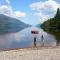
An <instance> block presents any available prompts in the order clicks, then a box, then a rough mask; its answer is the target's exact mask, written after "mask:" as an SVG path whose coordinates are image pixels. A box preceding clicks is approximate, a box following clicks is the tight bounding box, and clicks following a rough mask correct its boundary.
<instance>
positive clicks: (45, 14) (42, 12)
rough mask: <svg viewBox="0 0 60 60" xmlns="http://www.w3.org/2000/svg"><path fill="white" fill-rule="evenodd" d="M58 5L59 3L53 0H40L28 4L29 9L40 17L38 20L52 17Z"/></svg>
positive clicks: (59, 5)
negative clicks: (42, 0) (43, 0)
mask: <svg viewBox="0 0 60 60" xmlns="http://www.w3.org/2000/svg"><path fill="white" fill-rule="evenodd" d="M59 7H60V4H58V3H57V2H56V1H54V0H48V1H45V2H41V1H40V2H35V3H32V4H30V8H31V10H33V11H34V13H35V15H36V16H38V17H40V18H39V20H40V22H43V21H45V19H48V18H52V17H53V16H54V15H55V14H56V11H57V8H59ZM42 20H43V21H42Z"/></svg>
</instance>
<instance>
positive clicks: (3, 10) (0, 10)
mask: <svg viewBox="0 0 60 60" xmlns="http://www.w3.org/2000/svg"><path fill="white" fill-rule="evenodd" d="M5 1H6V3H7V4H6V5H0V14H4V15H7V16H10V17H14V18H18V19H19V18H21V17H22V18H24V17H26V13H25V12H22V11H14V10H13V7H12V6H11V4H10V0H5Z"/></svg>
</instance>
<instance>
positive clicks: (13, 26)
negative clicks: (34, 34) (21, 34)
mask: <svg viewBox="0 0 60 60" xmlns="http://www.w3.org/2000/svg"><path fill="white" fill-rule="evenodd" d="M28 26H29V25H28V24H25V23H23V22H21V21H19V20H18V19H16V18H11V17H8V16H6V15H3V14H0V34H2V33H9V32H18V31H20V30H22V29H24V28H26V27H28Z"/></svg>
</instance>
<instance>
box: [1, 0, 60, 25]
mask: <svg viewBox="0 0 60 60" xmlns="http://www.w3.org/2000/svg"><path fill="white" fill-rule="evenodd" d="M57 8H60V0H0V14H5V15H7V16H10V17H13V18H17V19H19V20H20V21H23V22H25V23H27V24H31V25H36V24H41V23H43V22H44V21H46V20H47V19H49V18H52V17H54V15H55V14H56V11H57Z"/></svg>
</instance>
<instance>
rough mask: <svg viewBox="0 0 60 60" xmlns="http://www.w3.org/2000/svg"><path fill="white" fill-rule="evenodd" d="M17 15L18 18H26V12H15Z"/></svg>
mask: <svg viewBox="0 0 60 60" xmlns="http://www.w3.org/2000/svg"><path fill="white" fill-rule="evenodd" d="M14 13H15V15H16V17H18V18H19V17H26V13H24V12H21V11H15V12H14Z"/></svg>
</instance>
